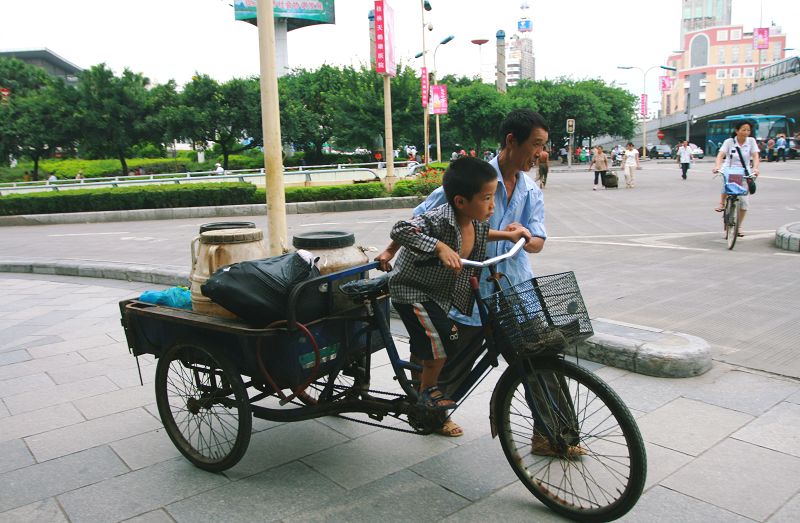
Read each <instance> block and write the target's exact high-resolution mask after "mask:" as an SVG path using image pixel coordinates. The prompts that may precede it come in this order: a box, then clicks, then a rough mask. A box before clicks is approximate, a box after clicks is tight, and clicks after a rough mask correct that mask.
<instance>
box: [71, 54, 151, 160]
mask: <svg viewBox="0 0 800 523" xmlns="http://www.w3.org/2000/svg"><path fill="white" fill-rule="evenodd" d="M79 78H80V83H79V84H78V94H79V96H78V106H77V107H78V111H77V118H78V121H79V124H80V133H81V142H80V148H81V150H82V151H83V152H84V153H86V154H88V155H89V156H95V157H112V158H117V159H118V160H119V162H120V165H121V168H122V174H123V175H124V174H126V173H127V172H128V164H127V162H126V160H125V155H126V153H127V152H128V150H129V149H130V147H131V146H133V145H136V144H139V143H141V142H143V141H146V140H147V139H148V137H151V136H152V135H153V130H152V129H150V128H148V126H147V119H148V116H150V115H151V114H152V109H151V108H150V107H149V106H148V93H147V86H148V85H149V80H148V79H147V78H145V77H144V76H142V75H141V74H139V73H134V72H132V71H130V70H129V69H125V71H123V73H122V75H121V76H119V77H116V76H114V73H113V72H112V71H111V70H110V69H108V68H106V66H105V64H99V65H95V66H94V67H92V68H91V69H88V70H85V71H83V72H81V73H80V76H79Z"/></svg>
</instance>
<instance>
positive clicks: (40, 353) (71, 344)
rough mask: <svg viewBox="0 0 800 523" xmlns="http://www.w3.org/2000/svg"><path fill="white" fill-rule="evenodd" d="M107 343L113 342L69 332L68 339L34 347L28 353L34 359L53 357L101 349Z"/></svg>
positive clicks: (98, 335)
mask: <svg viewBox="0 0 800 523" xmlns="http://www.w3.org/2000/svg"><path fill="white" fill-rule="evenodd" d="M62 336H63V334H62ZM109 343H113V340H111V339H110V338H109V337H108V336H106V335H104V334H92V335H91V336H88V337H79V336H77V335H75V334H74V333H72V332H70V338H69V339H65V340H64V341H62V342H60V343H51V344H49V345H43V346H41V347H34V348H31V349H28V352H30V353H31V356H33V357H34V358H44V357H47V356H53V355H55V354H64V353H66V352H75V351H79V350H83V349H91V348H94V347H102V346H105V345H108V344H109Z"/></svg>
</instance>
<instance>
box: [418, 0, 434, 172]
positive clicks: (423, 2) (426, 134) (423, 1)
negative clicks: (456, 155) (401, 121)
mask: <svg viewBox="0 0 800 523" xmlns="http://www.w3.org/2000/svg"><path fill="white" fill-rule="evenodd" d="M419 5H420V12H421V14H422V67H423V70H424V71H425V74H426V75H427V74H428V63H427V61H426V55H427V54H428V52H427V50H426V48H425V29H430V30H432V29H433V27H430V28H428V27H427V26H428V24H426V23H425V11H430V10H431V9H433V8H432V7H431V3H430V2H429V1H428V0H420V2H419ZM425 80H426V82H427V80H428V79H427V78H426V79H425ZM428 103H430V100H429V101H428ZM422 126H423V129H424V131H423V141H424V142H425V143H424V144H423V147H424V149H423V153H422V154H423V155H424V157H425V166H426V167H427V166H428V163H429V160H430V158H428V156H430V154H429V152H430V151H429V149H428V143H429V142H430V131H429V130H428V108H427V107H423V108H422Z"/></svg>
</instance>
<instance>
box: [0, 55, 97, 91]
mask: <svg viewBox="0 0 800 523" xmlns="http://www.w3.org/2000/svg"><path fill="white" fill-rule="evenodd" d="M0 58H16V59H17V60H22V61H23V62H25V63H28V64H31V65H35V66H37V67H41V68H42V69H44V70H45V71H46V72H47V74H49V75H51V76H58V77H60V78H63V79H64V81H65V82H66V83H67V85H77V83H78V73H80V72H81V71H82V70H83V69H81V68H80V67H78V66H77V65H75V64H73V63H71V62H68V61H67V60H64V59H63V58H61V57H60V56H58V55H57V54H55V53H54V52H53V51H51V50H50V49H46V48H45V49H21V50H11V51H0Z"/></svg>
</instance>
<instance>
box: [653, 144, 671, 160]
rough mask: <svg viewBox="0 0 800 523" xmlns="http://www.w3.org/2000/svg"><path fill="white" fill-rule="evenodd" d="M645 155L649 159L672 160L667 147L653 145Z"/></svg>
mask: <svg viewBox="0 0 800 523" xmlns="http://www.w3.org/2000/svg"><path fill="white" fill-rule="evenodd" d="M647 153H648V155H649V156H650V157H651V158H672V149H671V148H670V146H669V145H663V144H659V145H654V146H653V148H652V149H650V150H649V151H647Z"/></svg>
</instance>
